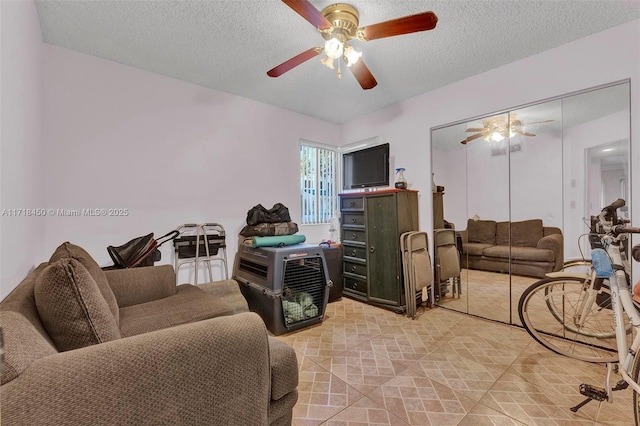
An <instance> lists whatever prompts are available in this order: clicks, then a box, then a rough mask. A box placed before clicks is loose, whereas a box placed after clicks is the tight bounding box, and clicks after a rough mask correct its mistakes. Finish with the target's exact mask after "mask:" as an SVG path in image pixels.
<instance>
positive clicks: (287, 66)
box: [267, 47, 322, 77]
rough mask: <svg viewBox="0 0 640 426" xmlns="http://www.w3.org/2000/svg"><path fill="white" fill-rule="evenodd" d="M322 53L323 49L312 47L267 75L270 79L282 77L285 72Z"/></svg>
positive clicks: (271, 70)
mask: <svg viewBox="0 0 640 426" xmlns="http://www.w3.org/2000/svg"><path fill="white" fill-rule="evenodd" d="M320 52H322V48H320V47H312V48H311V49H309V50H305V51H304V52H302V53H300V54H298V55H296V56H294V57H293V58H291V59H289V60H288V61H285V62H283V63H281V64H280V65H278V66H277V67H275V68H273V69H270V70H269V71H267V75H268V76H269V77H280V76H281V75H282V74H284V73H285V72H287V71H289V70H291V69H292V68H295V67H297V66H298V65H300V64H302V63H303V62H306V61H308V60H309V59H311V58H315V57H316V56H318V55H319V54H320Z"/></svg>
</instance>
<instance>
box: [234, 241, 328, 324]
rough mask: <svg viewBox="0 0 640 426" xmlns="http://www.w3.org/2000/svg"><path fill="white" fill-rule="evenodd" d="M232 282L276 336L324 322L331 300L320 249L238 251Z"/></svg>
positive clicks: (301, 246) (245, 248)
mask: <svg viewBox="0 0 640 426" xmlns="http://www.w3.org/2000/svg"><path fill="white" fill-rule="evenodd" d="M233 278H234V279H235V280H236V281H238V283H239V284H240V290H241V291H242V294H243V295H244V297H245V298H246V299H247V303H248V304H249V309H250V310H251V311H253V312H256V313H258V314H259V315H260V316H261V317H262V319H263V320H264V322H265V325H266V326H267V328H268V329H269V331H271V332H272V333H273V334H274V335H276V336H277V335H280V334H283V333H287V332H289V331H293V330H297V329H300V328H303V327H307V326H309V325H312V324H317V323H320V322H322V320H323V319H324V312H325V308H326V306H327V301H328V298H329V288H330V287H331V286H332V285H333V283H332V282H331V280H330V279H329V274H328V271H327V266H326V261H325V258H324V253H323V250H322V248H321V247H318V246H315V245H309V244H298V245H295V246H287V247H261V248H253V247H251V246H248V245H241V246H240V248H239V249H238V255H237V258H236V262H235V266H234V272H233Z"/></svg>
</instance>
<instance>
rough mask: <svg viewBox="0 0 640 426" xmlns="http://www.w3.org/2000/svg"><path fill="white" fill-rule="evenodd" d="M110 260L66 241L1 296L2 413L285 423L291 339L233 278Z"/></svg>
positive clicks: (74, 419)
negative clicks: (106, 265)
mask: <svg viewBox="0 0 640 426" xmlns="http://www.w3.org/2000/svg"><path fill="white" fill-rule="evenodd" d="M175 282H176V277H175V274H174V271H173V268H172V267H171V266H168V265H167V266H150V267H144V268H133V269H125V270H114V271H103V270H102V269H101V268H100V267H99V266H98V264H97V263H95V261H94V260H93V259H92V258H91V257H90V256H89V254H88V253H87V252H86V251H84V250H83V249H81V248H80V247H78V246H74V245H73V244H69V243H64V244H62V245H61V246H60V247H58V249H57V250H56V252H55V253H54V254H53V256H52V257H51V259H50V261H49V262H46V263H43V264H41V265H40V266H38V267H37V268H36V269H35V271H33V272H32V273H31V274H29V275H28V276H27V277H26V278H25V279H24V280H23V281H22V282H21V283H20V284H19V285H18V286H17V287H16V288H15V289H14V290H13V291H12V292H11V294H9V295H8V296H7V297H6V298H5V299H4V300H3V301H2V302H1V303H0V326H1V327H2V332H3V335H4V341H5V356H4V361H5V362H4V368H3V369H2V385H1V387H0V397H1V401H0V408H1V410H2V423H3V424H7V425H89V424H90V425H134V424H153V425H286V424H291V416H292V409H293V406H294V405H295V403H296V401H297V398H298V393H297V389H296V388H297V384H298V366H297V360H296V355H295V352H294V351H293V349H292V348H291V347H290V346H289V345H287V344H285V343H283V342H281V341H279V340H277V339H275V338H273V337H271V336H269V335H268V334H267V331H266V328H265V326H264V322H263V321H262V320H261V319H260V317H259V316H258V315H256V314H254V313H251V312H249V311H248V308H247V303H246V301H245V299H244V298H243V296H242V294H241V293H240V290H239V287H238V284H237V283H236V282H235V281H233V280H228V281H221V282H216V283H210V284H205V285H201V286H193V285H190V284H182V285H179V286H176V285H175Z"/></svg>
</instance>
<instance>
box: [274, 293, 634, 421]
mask: <svg viewBox="0 0 640 426" xmlns="http://www.w3.org/2000/svg"><path fill="white" fill-rule="evenodd" d="M522 285H524V283H522ZM463 296H464V294H463ZM459 303H462V302H459ZM465 303H466V302H465ZM503 308H504V307H501V308H500V309H503ZM507 309H508V308H507ZM277 337H278V338H279V339H280V340H283V341H285V342H287V343H289V344H290V345H291V346H293V347H294V349H295V350H296V354H297V356H298V366H299V374H300V381H299V386H298V390H299V392H300V398H299V400H298V403H297V404H296V406H295V408H294V421H293V424H294V425H299V426H306V425H320V424H323V425H331V426H334V425H349V426H353V425H398V426H405V425H407V424H416V425H461V426H472V425H480V426H484V425H517V426H520V425H531V426H538V425H560V426H568V425H583V424H584V425H587V424H588V425H625V426H627V425H632V424H633V412H632V406H631V395H632V392H631V391H630V390H624V391H620V392H616V393H614V401H613V403H606V402H605V403H602V404H598V403H596V402H591V403H589V404H587V405H586V406H584V407H583V408H581V409H580V410H579V411H578V413H572V412H571V411H570V410H569V409H570V408H571V407H572V406H574V405H576V404H578V403H579V402H581V401H582V400H583V399H584V398H583V397H582V396H581V395H580V394H579V392H578V386H579V384H580V383H582V382H587V383H591V384H593V385H596V386H602V384H603V381H604V377H605V369H604V367H602V366H599V365H596V364H589V363H584V362H580V361H575V360H573V359H569V358H566V357H562V356H560V355H557V354H554V353H552V352H550V351H548V350H546V349H545V348H543V347H542V346H541V345H539V344H538V343H537V342H535V341H534V340H533V339H532V338H531V337H530V336H529V335H528V334H527V333H526V331H524V330H523V329H522V328H519V327H514V326H509V325H506V324H503V323H499V322H494V321H487V320H484V319H481V318H477V317H473V316H469V315H465V314H461V313H459V312H455V311H452V310H450V309H445V308H441V307H433V308H427V309H424V308H420V309H419V314H418V316H417V317H416V318H415V319H409V318H407V317H406V316H404V315H400V314H396V313H394V312H391V311H389V310H384V309H380V308H377V307H375V306H371V305H367V304H364V303H360V302H358V301H355V300H351V299H348V298H346V297H343V298H342V299H341V300H340V301H337V302H334V303H330V304H329V305H327V309H326V319H325V320H324V322H323V323H322V324H319V325H316V326H312V327H308V328H306V329H302V330H298V331H296V332H293V333H289V334H285V335H283V336H277Z"/></svg>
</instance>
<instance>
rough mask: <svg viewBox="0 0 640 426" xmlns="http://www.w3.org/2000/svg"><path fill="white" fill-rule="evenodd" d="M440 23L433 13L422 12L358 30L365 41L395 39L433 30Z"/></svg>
mask: <svg viewBox="0 0 640 426" xmlns="http://www.w3.org/2000/svg"><path fill="white" fill-rule="evenodd" d="M437 23H438V17H437V16H436V14H435V13H433V12H422V13H418V14H416V15H409V16H404V17H402V18H397V19H392V20H390V21H385V22H380V23H378V24H373V25H367V26H366V27H362V28H359V29H358V33H360V34H362V38H363V39H364V41H368V40H376V39H379V38H385V37H393V36H397V35H402V34H410V33H417V32H419V31H427V30H432V29H434V28H435V27H436V24H437Z"/></svg>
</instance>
